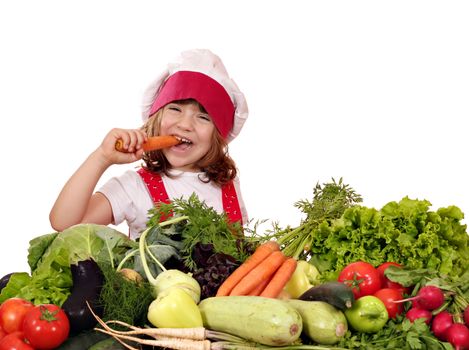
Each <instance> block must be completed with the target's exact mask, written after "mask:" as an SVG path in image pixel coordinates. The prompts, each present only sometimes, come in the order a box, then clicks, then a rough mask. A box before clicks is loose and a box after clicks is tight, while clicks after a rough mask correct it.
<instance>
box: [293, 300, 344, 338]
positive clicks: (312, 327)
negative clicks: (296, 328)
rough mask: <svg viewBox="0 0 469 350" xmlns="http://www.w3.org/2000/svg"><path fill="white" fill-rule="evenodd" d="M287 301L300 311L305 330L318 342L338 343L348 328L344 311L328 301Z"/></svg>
mask: <svg viewBox="0 0 469 350" xmlns="http://www.w3.org/2000/svg"><path fill="white" fill-rule="evenodd" d="M286 302H287V303H288V304H289V305H291V306H293V307H294V308H295V309H296V310H297V311H298V312H299V313H300V315H301V318H302V319H303V332H304V333H305V334H306V335H307V336H308V337H309V338H311V339H312V340H313V341H315V342H316V343H319V344H324V345H333V344H336V343H338V342H339V341H340V340H341V339H342V338H343V336H344V335H345V333H346V332H347V330H348V326H347V319H346V318H345V315H344V313H343V312H342V311H340V310H338V309H336V308H335V307H334V306H332V305H330V304H328V303H326V302H323V301H304V300H296V299H290V300H286Z"/></svg>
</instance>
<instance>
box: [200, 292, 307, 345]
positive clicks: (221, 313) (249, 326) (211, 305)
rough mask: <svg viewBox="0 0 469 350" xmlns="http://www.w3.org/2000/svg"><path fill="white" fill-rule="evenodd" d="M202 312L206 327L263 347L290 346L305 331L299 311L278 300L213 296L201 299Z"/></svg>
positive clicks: (255, 297)
mask: <svg viewBox="0 0 469 350" xmlns="http://www.w3.org/2000/svg"><path fill="white" fill-rule="evenodd" d="M199 309H200V313H201V314H202V320H203V324H204V327H206V328H208V329H211V330H214V331H220V332H225V333H230V334H233V335H236V336H238V337H241V338H244V339H246V340H250V341H253V342H256V343H260V344H264V345H271V346H283V345H289V344H291V343H293V342H294V341H296V340H297V339H298V338H299V337H300V335H301V331H302V329H303V322H302V320H301V316H300V314H299V312H298V311H296V310H295V308H293V307H292V306H290V305H288V304H287V303H285V302H284V301H282V300H279V299H272V298H264V297H257V296H227V297H211V298H207V299H204V300H202V301H201V302H200V303H199Z"/></svg>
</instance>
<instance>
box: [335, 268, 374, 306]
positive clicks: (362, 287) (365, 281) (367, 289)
mask: <svg viewBox="0 0 469 350" xmlns="http://www.w3.org/2000/svg"><path fill="white" fill-rule="evenodd" d="M338 280H339V282H342V283H345V284H347V285H349V286H350V287H351V288H352V291H353V294H354V296H355V299H358V298H360V297H362V296H365V295H372V294H374V293H376V292H377V291H378V290H379V289H381V279H380V277H379V273H378V271H377V270H376V269H375V268H374V267H373V265H371V264H369V263H367V262H363V261H357V262H354V263H351V264H349V265H347V266H345V267H344V268H343V269H342V271H341V272H340V274H339V278H338Z"/></svg>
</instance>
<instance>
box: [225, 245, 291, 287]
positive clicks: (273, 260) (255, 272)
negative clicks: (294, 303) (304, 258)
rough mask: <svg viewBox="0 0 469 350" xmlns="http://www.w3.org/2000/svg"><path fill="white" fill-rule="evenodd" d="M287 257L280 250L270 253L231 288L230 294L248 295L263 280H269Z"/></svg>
mask: <svg viewBox="0 0 469 350" xmlns="http://www.w3.org/2000/svg"><path fill="white" fill-rule="evenodd" d="M286 259H287V258H286V257H285V255H283V253H282V252H281V251H275V252H273V253H271V254H270V255H269V256H268V257H267V258H266V259H264V261H262V262H261V263H260V264H259V265H257V266H256V267H255V268H254V269H252V270H251V271H250V272H249V273H248V274H247V275H246V276H244V277H243V279H242V280H241V281H239V283H238V284H237V285H236V286H235V287H234V288H233V289H232V290H231V293H230V295H248V294H249V293H250V292H251V291H252V290H253V289H254V288H256V287H257V286H258V284H259V283H261V282H262V281H264V280H270V278H271V277H272V276H273V274H274V273H275V271H277V269H278V268H279V267H280V265H282V264H283V262H284V261H285V260H286Z"/></svg>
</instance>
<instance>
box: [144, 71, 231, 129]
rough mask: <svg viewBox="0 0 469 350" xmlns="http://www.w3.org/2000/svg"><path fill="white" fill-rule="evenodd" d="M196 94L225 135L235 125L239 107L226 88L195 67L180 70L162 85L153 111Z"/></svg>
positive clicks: (151, 110) (197, 99)
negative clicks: (193, 68) (195, 69)
mask: <svg viewBox="0 0 469 350" xmlns="http://www.w3.org/2000/svg"><path fill="white" fill-rule="evenodd" d="M189 98H193V99H195V100H196V101H197V102H199V103H200V104H201V105H202V106H204V108H205V110H206V111H207V112H208V114H209V115H210V117H211V118H212V120H213V123H214V124H215V126H216V127H217V129H218V131H219V132H220V134H221V135H222V136H223V138H226V137H227V136H228V133H229V132H230V130H231V128H232V127H233V118H234V112H235V107H234V105H233V102H232V101H231V98H230V96H229V95H228V93H227V92H226V90H225V88H224V87H223V86H222V85H221V84H220V83H218V82H217V81H216V80H214V79H212V78H210V77H209V76H207V75H205V74H203V73H200V72H192V71H178V72H176V73H174V74H173V75H171V76H170V77H169V78H168V80H166V81H165V83H164V85H163V86H162V87H161V90H160V91H159V93H158V95H157V96H156V99H155V101H154V102H153V105H152V106H151V109H150V115H152V114H153V113H155V112H156V111H158V110H159V109H160V108H161V107H164V106H165V105H167V104H168V103H170V102H173V101H178V100H185V99H189Z"/></svg>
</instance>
